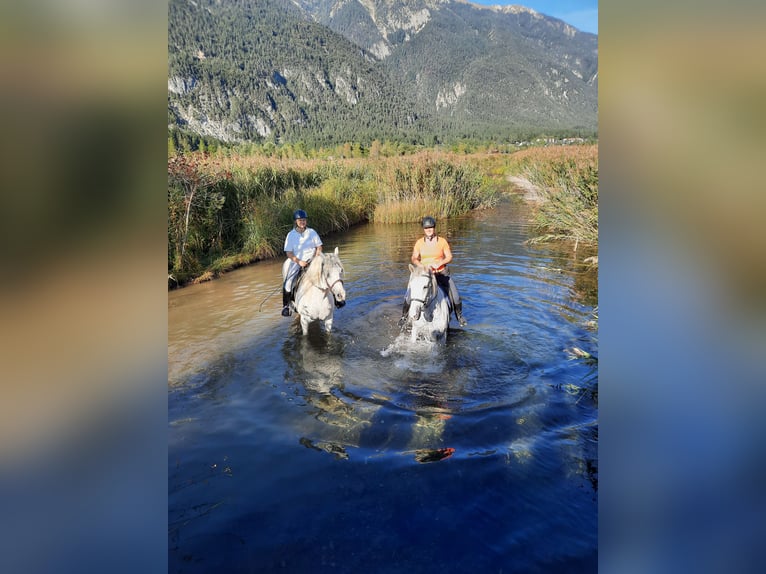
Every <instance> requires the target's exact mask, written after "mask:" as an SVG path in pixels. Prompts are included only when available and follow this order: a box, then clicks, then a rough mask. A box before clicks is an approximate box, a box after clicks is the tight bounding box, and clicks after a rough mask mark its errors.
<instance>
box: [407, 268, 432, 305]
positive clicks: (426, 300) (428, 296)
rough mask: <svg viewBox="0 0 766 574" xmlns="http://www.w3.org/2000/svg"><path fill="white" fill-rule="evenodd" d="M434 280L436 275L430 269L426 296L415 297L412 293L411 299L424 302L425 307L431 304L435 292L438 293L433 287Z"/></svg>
mask: <svg viewBox="0 0 766 574" xmlns="http://www.w3.org/2000/svg"><path fill="white" fill-rule="evenodd" d="M433 282H434V275H433V273H432V272H431V271H429V272H428V289H427V291H426V296H425V298H424V299H418V298H417V297H413V296H412V295H410V301H417V302H418V303H422V304H423V308H424V309H426V308H428V307H429V306H430V305H431V301H433V300H434V294H435V293H436V291H435V289H434V288H433ZM437 289H438V287H437Z"/></svg>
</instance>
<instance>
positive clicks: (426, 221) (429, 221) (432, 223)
mask: <svg viewBox="0 0 766 574" xmlns="http://www.w3.org/2000/svg"><path fill="white" fill-rule="evenodd" d="M426 227H436V220H435V219H434V218H433V217H431V216H430V215H427V216H426V217H424V218H423V229H425V228H426Z"/></svg>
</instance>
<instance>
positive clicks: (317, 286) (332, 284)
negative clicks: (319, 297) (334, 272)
mask: <svg viewBox="0 0 766 574" xmlns="http://www.w3.org/2000/svg"><path fill="white" fill-rule="evenodd" d="M324 264H325V262H324V260H323V261H322V271H321V273H320V275H321V276H322V280H323V281H324V282H325V284H326V285H327V287H321V286H319V285H317V284H316V283H315V284H314V287H316V288H317V289H319V290H320V291H322V292H323V293H325V294H326V293H327V292H328V291H332V289H333V287H335V285H337V284H338V283H340V285H341V287H344V289H345V286H344V285H343V279H341V278H340V276H339V277H338V278H337V279H336V280H335V281H333V282H332V283H330V281H329V280H328V279H327V277H326V276H325V273H324Z"/></svg>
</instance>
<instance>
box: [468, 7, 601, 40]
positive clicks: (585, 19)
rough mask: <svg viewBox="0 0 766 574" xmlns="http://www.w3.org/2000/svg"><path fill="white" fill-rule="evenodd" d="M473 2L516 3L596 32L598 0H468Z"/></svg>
mask: <svg viewBox="0 0 766 574" xmlns="http://www.w3.org/2000/svg"><path fill="white" fill-rule="evenodd" d="M468 1H469V2H473V3H474V4H485V5H490V6H493V5H500V6H505V5H508V4H518V5H521V6H526V7H527V8H532V10H534V11H535V12H540V13H541V14H545V15H546V16H553V17H554V18H558V19H559V20H563V21H564V22H566V23H567V24H570V25H572V26H574V27H575V28H577V29H578V30H582V31H583V32H590V33H591V34H598V0H468Z"/></svg>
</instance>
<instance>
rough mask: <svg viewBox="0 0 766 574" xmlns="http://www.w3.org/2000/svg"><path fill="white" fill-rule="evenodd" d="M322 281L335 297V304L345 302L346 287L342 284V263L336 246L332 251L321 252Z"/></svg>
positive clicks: (338, 305)
mask: <svg viewBox="0 0 766 574" xmlns="http://www.w3.org/2000/svg"><path fill="white" fill-rule="evenodd" d="M322 258H323V261H322V281H323V283H324V284H325V285H326V286H327V288H329V289H330V291H332V294H333V296H334V297H335V306H336V307H343V305H345V304H346V288H345V287H344V286H343V274H344V270H343V263H341V261H340V257H338V248H337V247H336V248H335V252H334V253H324V254H322Z"/></svg>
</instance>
